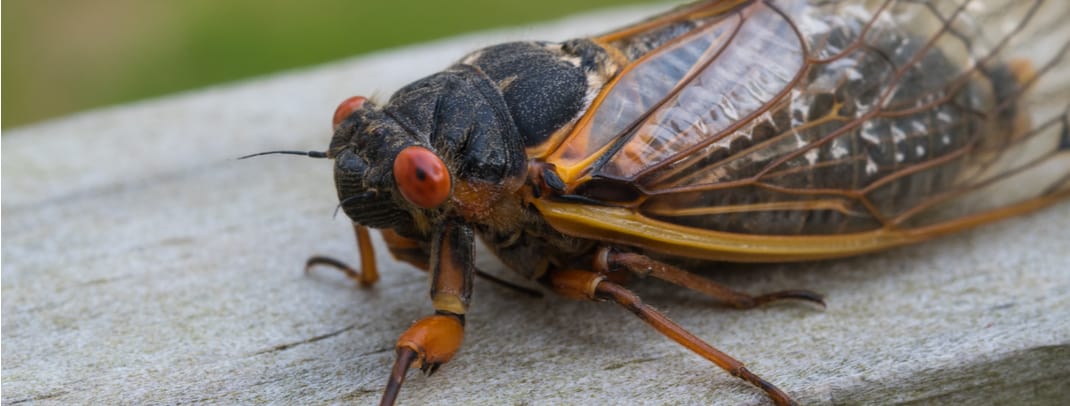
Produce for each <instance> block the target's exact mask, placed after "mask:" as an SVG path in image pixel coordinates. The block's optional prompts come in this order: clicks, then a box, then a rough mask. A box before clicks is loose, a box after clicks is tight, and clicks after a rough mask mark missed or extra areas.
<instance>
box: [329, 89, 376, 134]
mask: <svg viewBox="0 0 1070 406" xmlns="http://www.w3.org/2000/svg"><path fill="white" fill-rule="evenodd" d="M366 101H368V99H367V98H366V97H364V96H353V97H350V98H348V99H345V100H342V103H339V104H338V108H336V109H334V121H333V124H332V125H333V126H334V127H337V126H338V124H340V123H341V122H342V121H345V119H346V117H349V115H350V114H353V112H354V111H357V110H360V109H362V108H364V102H366Z"/></svg>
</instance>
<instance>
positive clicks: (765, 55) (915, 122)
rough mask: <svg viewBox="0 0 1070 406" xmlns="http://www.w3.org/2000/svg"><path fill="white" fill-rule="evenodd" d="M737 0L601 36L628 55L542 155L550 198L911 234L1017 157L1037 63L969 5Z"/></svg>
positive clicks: (694, 221) (766, 228) (800, 226)
mask: <svg viewBox="0 0 1070 406" xmlns="http://www.w3.org/2000/svg"><path fill="white" fill-rule="evenodd" d="M737 5H738V7H735V8H731V9H729V10H718V11H706V12H702V11H701V10H699V11H696V12H694V13H693V14H685V15H683V16H677V17H673V18H676V19H677V20H678V21H676V22H673V23H671V24H666V25H663V26H661V28H659V29H658V30H656V31H637V32H629V31H628V30H624V31H622V32H623V33H624V34H611V35H608V36H606V37H605V39H606V41H607V44H608V45H609V46H610V47H611V48H612V47H615V48H617V50H616V52H617V53H621V54H624V55H628V56H629V57H630V58H633V59H634V63H632V64H631V65H629V66H627V67H626V68H625V69H623V70H622V72H621V73H620V74H619V75H618V76H617V77H614V78H613V79H612V80H611V81H610V83H609V85H607V88H606V89H605V90H604V91H603V92H602V93H601V94H600V96H599V97H598V98H597V99H596V104H595V105H594V106H592V108H591V111H590V112H588V114H587V115H585V116H584V117H583V118H582V119H581V120H580V121H579V122H578V123H577V125H576V128H574V129H573V130H572V132H571V133H570V135H569V136H568V137H567V138H565V139H563V140H562V141H561V142H560V144H559V145H557V146H555V147H554V148H552V149H551V151H550V152H548V153H547V154H546V156H545V158H544V160H545V162H547V163H548V164H549V165H550V166H552V167H553V168H554V172H553V176H556V177H558V178H559V179H557V180H556V181H557V182H558V183H561V184H563V185H565V187H564V188H563V191H562V193H560V195H561V197H560V198H559V200H560V201H562V202H567V201H573V202H577V203H578V204H590V203H595V204H599V205H604V206H609V207H617V208H620V209H622V210H624V211H621V212H620V213H619V215H620V216H629V217H630V218H631V219H632V220H635V221H638V222H644V224H647V225H650V226H652V227H660V225H675V226H680V227H687V228H690V229H692V230H712V231H717V232H729V233H741V234H753V235H798V236H806V235H831V234H842V233H858V232H870V231H875V230H881V229H885V230H891V229H900V228H903V229H909V228H912V227H921V226H925V225H930V224H934V223H936V222H938V221H943V220H947V219H948V218H954V217H955V216H963V215H964V213H968V212H969V210H970V209H963V207H964V206H970V205H971V202H970V201H969V199H963V198H962V197H961V196H962V194H963V193H965V192H968V191H971V190H978V189H981V188H983V187H984V186H985V185H987V184H989V183H991V182H993V181H994V180H996V179H995V178H993V176H1003V175H1006V174H1008V173H1009V172H1011V171H1012V169H1009V168H1008V167H1007V166H1006V165H1008V160H1007V158H1008V157H1009V156H1011V155H1013V154H1017V153H1024V152H1021V151H1009V150H1012V149H1015V147H1016V146H1015V145H1014V144H1015V142H1016V140H1017V139H1020V138H1023V137H1024V136H1027V135H1030V134H1031V132H1030V131H1031V129H1030V127H1031V123H1030V120H1029V118H1028V117H1026V116H1025V115H1024V114H1022V113H1021V110H1020V108H1019V105H1020V104H1021V101H1022V98H1023V96H1022V93H1023V91H1024V90H1025V89H1026V83H1027V82H1028V81H1029V74H1028V73H1027V72H1024V71H1023V70H1022V69H1020V67H1018V68H1016V67H1015V66H1014V64H1013V63H1011V61H1009V60H1008V58H1007V57H1006V56H1005V55H1002V54H1000V52H1002V50H1003V47H1004V46H1006V42H1007V41H1003V42H1000V41H1001V40H1003V39H1005V38H999V37H997V39H996V40H994V41H989V42H985V41H983V40H982V39H983V38H981V36H980V34H978V33H979V32H980V30H981V29H982V27H979V26H976V24H977V21H973V20H971V19H970V18H971V17H970V16H965V13H966V11H965V9H964V8H963V7H959V8H951V9H949V10H943V9H941V10H930V9H925V8H924V6H923V5H920V4H898V3H897V4H896V5H894V6H889V7H873V8H872V9H866V8H861V7H855V6H846V5H837V4H833V3H811V2H772V1H766V2H746V3H744V2H738V3H737ZM689 16H693V18H691V17H689ZM922 17H926V18H927V19H925V18H922ZM948 20H951V22H948ZM959 20H962V21H959ZM952 23H953V24H955V25H954V26H952ZM971 23H972V24H974V25H973V26H971V25H969V24H971ZM971 30H977V32H974V31H971ZM971 34H973V35H977V38H974V37H972V36H971ZM1014 34H1015V33H1013V32H1009V33H1005V34H1003V35H1006V36H1007V38H1009V37H1010V36H1012V35H1014ZM1049 148H1050V147H1049ZM625 213H631V214H625ZM565 228H568V227H565ZM571 230H574V229H571Z"/></svg>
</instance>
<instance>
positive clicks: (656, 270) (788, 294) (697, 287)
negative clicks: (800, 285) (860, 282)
mask: <svg viewBox="0 0 1070 406" xmlns="http://www.w3.org/2000/svg"><path fill="white" fill-rule="evenodd" d="M617 269H627V270H628V271H630V272H632V273H634V274H636V275H639V276H640V277H644V276H653V277H655V278H658V279H661V280H664V281H666V282H669V283H672V284H675V285H678V286H682V287H685V288H687V289H691V290H694V291H697V292H700V293H703V294H705V295H706V296H709V297H711V298H713V299H715V300H717V301H719V302H721V303H725V304H727V305H729V306H732V307H735V308H737V309H750V308H753V307H756V306H761V305H764V304H766V303H770V302H775V301H779V300H784V299H794V300H802V301H807V302H811V303H815V304H817V305H819V306H821V307H825V300H824V298H823V297H822V296H821V295H820V294H818V293H814V292H811V291H809V290H798V289H795V290H783V291H779V292H772V293H767V294H764V295H757V296H754V295H750V294H747V293H743V292H738V291H735V290H732V289H729V288H727V287H725V286H723V285H720V284H717V283H715V282H713V281H711V280H709V279H706V278H703V277H701V276H699V275H696V274H694V273H691V272H688V271H685V270H683V269H680V268H677V267H675V266H672V265H669V264H666V263H664V262H660V261H657V260H654V259H652V258H650V257H647V256H645V255H640V254H636V253H631V252H611V250H610V248H608V247H607V248H602V249H601V250H600V251H599V253H598V257H597V260H596V262H595V270H597V271H598V272H599V273H603V274H608V273H610V271H613V270H617Z"/></svg>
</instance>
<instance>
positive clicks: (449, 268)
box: [380, 222, 475, 405]
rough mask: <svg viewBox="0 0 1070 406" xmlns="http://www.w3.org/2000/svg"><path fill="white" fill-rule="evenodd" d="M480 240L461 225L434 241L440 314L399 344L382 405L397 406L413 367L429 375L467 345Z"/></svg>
mask: <svg viewBox="0 0 1070 406" xmlns="http://www.w3.org/2000/svg"><path fill="white" fill-rule="evenodd" d="M474 244H475V235H474V234H473V232H472V229H470V228H468V227H467V226H465V225H463V224H461V223H458V222H445V223H443V224H441V225H440V226H438V228H437V229H436V230H435V234H434V236H433V240H432V241H431V254H432V257H431V304H432V305H433V306H434V307H435V314H434V315H432V316H429V317H425V318H423V319H421V320H420V321H417V322H416V324H413V325H412V327H410V328H409V329H408V330H407V331H405V333H403V334H402V335H401V337H400V338H399V339H398V343H397V346H396V348H397V349H396V352H397V358H396V359H395V361H394V368H393V369H392V371H391V373H390V377H389V379H387V383H386V390H385V391H384V392H383V399H382V401H381V402H380V404H381V405H393V404H394V402H395V401H396V400H397V396H398V392H399V391H400V390H401V384H402V383H403V382H404V381H405V374H406V373H407V372H408V370H409V368H411V367H416V368H419V369H421V370H423V371H424V372H426V373H428V374H430V373H433V372H434V371H435V370H437V369H438V367H439V366H441V365H442V364H444V363H446V362H447V361H449V360H450V359H451V358H453V354H455V353H456V352H457V350H458V349H460V347H461V342H462V341H463V340H464V315H465V313H466V312H467V311H468V303H469V300H470V298H471V296H472V279H473V277H474V276H475V265H474V264H473V262H472V260H473V257H474V256H475V249H474V247H475V246H474Z"/></svg>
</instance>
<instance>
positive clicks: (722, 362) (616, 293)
mask: <svg viewBox="0 0 1070 406" xmlns="http://www.w3.org/2000/svg"><path fill="white" fill-rule="evenodd" d="M549 283H550V286H551V287H552V288H553V289H554V291H556V292H558V293H560V294H562V295H564V296H566V297H570V298H573V299H586V300H611V301H613V302H616V303H617V304H619V305H621V306H623V307H624V308H625V309H628V311H630V312H632V313H633V314H635V315H636V316H638V317H639V319H640V320H642V321H644V322H646V323H647V324H649V325H650V326H651V327H653V328H654V329H655V330H657V331H658V332H659V333H661V334H663V335H665V336H666V337H668V338H669V339H671V340H673V341H676V342H677V343H679V344H680V345H683V346H684V347H686V348H687V349H689V350H691V351H693V352H695V353H696V354H698V355H699V356H701V357H703V358H706V359H707V360H710V361H711V362H713V363H714V364H716V365H717V366H718V367H721V369H724V370H725V371H728V373H730V374H732V376H735V377H737V378H740V379H743V380H744V381H747V382H750V383H751V384H752V385H754V386H757V387H758V388H759V389H761V390H762V391H764V392H765V393H766V395H768V396H769V398H770V399H772V400H773V402H774V403H776V404H778V405H794V404H796V403H795V401H794V400H792V399H791V397H789V396H788V395H787V394H786V393H784V392H783V391H781V390H780V389H778V388H777V387H776V386H773V384H771V383H769V382H767V381H765V380H764V379H762V378H761V377H759V376H758V375H755V374H754V373H753V372H751V371H749V370H747V368H746V367H745V366H744V365H743V363H742V362H739V361H737V360H736V359H735V358H732V357H731V356H729V355H728V354H725V353H723V352H721V351H720V350H718V349H716V348H714V347H713V346H711V345H709V344H707V343H706V342H705V341H702V339H700V338H698V337H696V336H695V335H694V334H691V333H690V332H688V331H687V330H685V329H684V328H683V327H680V325H678V324H676V323H675V322H673V321H672V320H670V319H669V318H668V317H666V316H665V315H664V314H661V313H660V312H658V311H657V310H654V308H653V307H650V306H648V305H646V304H644V303H643V302H642V300H640V299H639V296H637V295H636V294H635V293H633V292H632V291H630V290H628V289H626V288H624V287H623V286H621V285H618V284H616V283H613V282H611V281H609V280H607V279H606V277H605V276H603V275H599V274H597V273H595V272H589V271H581V270H551V271H550V274H549Z"/></svg>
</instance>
